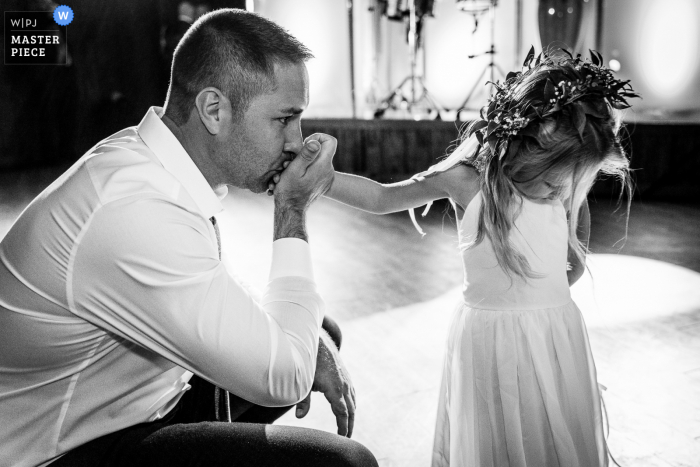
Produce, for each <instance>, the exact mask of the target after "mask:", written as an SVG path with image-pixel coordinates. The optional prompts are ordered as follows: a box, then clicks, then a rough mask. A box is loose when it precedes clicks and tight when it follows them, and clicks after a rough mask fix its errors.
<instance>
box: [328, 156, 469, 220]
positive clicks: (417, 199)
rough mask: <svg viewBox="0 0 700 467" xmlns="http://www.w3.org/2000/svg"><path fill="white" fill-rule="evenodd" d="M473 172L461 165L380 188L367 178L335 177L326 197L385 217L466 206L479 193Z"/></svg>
mask: <svg viewBox="0 0 700 467" xmlns="http://www.w3.org/2000/svg"><path fill="white" fill-rule="evenodd" d="M478 185H479V182H478V175H477V174H476V171H474V169H472V168H470V167H466V166H464V165H458V166H455V167H453V168H451V169H449V170H447V171H445V172H439V173H436V174H432V175H430V176H428V177H427V178H424V179H422V180H415V179H409V180H404V181H401V182H397V183H390V184H381V183H378V182H375V181H373V180H370V179H368V178H364V177H359V176H357V175H350V174H344V173H336V174H335V179H334V180H333V185H331V188H330V190H329V191H328V192H327V193H326V196H327V197H329V198H331V199H334V200H336V201H339V202H341V203H344V204H347V205H350V206H352V207H355V208H357V209H362V210H363V211H368V212H371V213H374V214H387V213H390V212H397V211H404V210H406V209H410V208H415V207H418V206H423V205H424V204H427V203H429V202H431V201H434V200H437V199H442V198H451V199H452V200H454V201H455V202H456V203H457V204H459V205H461V206H466V205H467V204H468V203H469V201H470V200H471V198H472V197H473V196H474V195H475V194H476V192H477V191H478Z"/></svg>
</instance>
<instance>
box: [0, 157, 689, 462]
mask: <svg viewBox="0 0 700 467" xmlns="http://www.w3.org/2000/svg"><path fill="white" fill-rule="evenodd" d="M56 175H57V173H55V171H51V170H47V171H42V172H19V173H17V172H15V173H12V174H0V237H2V236H4V234H5V233H6V232H7V230H8V229H9V227H10V225H11V223H12V221H13V219H15V218H16V217H17V215H19V213H20V212H21V210H22V209H23V207H24V206H25V205H26V204H27V203H28V202H29V201H30V200H31V199H32V197H33V196H35V195H36V194H38V193H39V191H40V190H41V189H43V187H44V186H46V185H47V184H48V183H49V182H50V181H51V180H52V179H53V178H54V177H55V176H56ZM225 207H226V211H225V212H224V213H222V214H221V215H220V216H219V222H220V225H221V231H222V238H223V243H224V249H225V250H227V252H228V256H229V260H230V261H231V264H232V265H233V267H234V268H235V270H236V273H237V274H238V275H240V276H241V277H242V278H244V279H245V280H246V281H248V282H250V283H251V284H253V285H257V286H258V287H262V286H263V285H264V282H265V279H266V275H267V273H268V267H269V264H270V254H271V251H270V241H271V231H272V222H271V213H272V202H271V200H270V199H269V198H267V197H265V196H253V195H250V194H248V193H244V192H240V191H235V192H231V193H230V194H229V196H228V197H227V199H226V200H225ZM614 209H615V207H614V206H613V205H611V204H610V203H609V202H608V201H598V202H593V203H592V205H591V211H592V224H593V226H592V239H591V248H592V251H593V253H594V254H593V255H592V256H591V258H590V260H589V264H590V274H589V275H588V276H586V277H584V279H582V280H581V281H580V282H579V283H578V284H576V286H575V287H574V289H573V294H574V297H575V299H576V301H577V303H578V304H579V306H580V307H581V309H582V311H583V313H584V316H585V319H586V322H587V324H588V328H589V336H590V340H591V346H592V349H593V354H594V357H595V359H596V362H597V367H598V376H599V381H600V383H601V384H603V385H605V386H606V387H607V391H605V401H606V405H607V410H608V415H609V421H610V434H609V444H610V448H611V451H612V452H613V454H614V455H615V457H616V458H617V460H618V462H619V463H620V464H621V465H623V466H630V467H648V466H649V467H650V466H654V467H657V466H659V467H660V466H663V467H669V466H673V467H686V466H688V467H690V466H698V465H700V461H698V459H700V206H687V205H675V204H663V203H653V202H645V203H634V204H633V205H632V209H631V215H630V219H629V224H628V225H626V223H625V216H624V209H622V210H620V211H618V212H614ZM308 222H309V232H310V237H311V238H310V243H311V245H312V250H313V255H314V267H315V271H316V277H317V281H318V284H319V288H320V290H321V293H322V294H323V295H324V297H325V299H326V302H327V306H328V313H329V314H331V315H332V316H334V317H335V318H336V319H337V320H338V321H339V323H340V324H341V326H342V329H343V332H344V344H343V349H342V355H343V358H344V360H345V363H346V365H347V367H348V368H349V370H350V372H351V375H352V377H353V381H354V384H355V387H356V390H357V394H358V412H357V419H356V425H355V435H354V438H355V439H356V440H358V441H360V442H362V443H364V444H365V445H366V446H368V447H369V448H370V449H371V450H372V451H373V452H374V453H375V455H376V456H377V458H378V459H379V461H380V465H381V466H383V467H388V466H395V467H399V466H400V467H414V466H415V467H420V466H428V465H429V459H430V449H431V445H432V433H433V423H434V418H435V410H436V405H437V390H438V382H439V377H440V368H441V364H442V356H443V346H444V341H445V335H446V331H447V324H448V320H449V318H450V315H451V313H452V310H453V308H454V306H455V304H456V303H457V302H458V301H459V298H460V290H459V288H460V284H461V281H462V277H461V274H462V271H461V264H460V259H459V255H458V253H457V251H456V232H455V226H454V221H453V219H452V218H451V216H450V214H449V212H445V209H444V205H443V206H440V205H438V206H435V207H434V208H433V211H432V212H431V214H429V215H428V217H427V218H426V219H424V221H423V222H422V224H423V226H424V229H425V230H426V231H427V233H428V235H426V236H425V237H424V238H421V237H420V235H418V234H417V233H416V232H415V230H414V229H413V227H412V225H411V224H410V221H409V219H408V215H407V214H406V213H399V214H394V215H388V216H381V217H380V216H372V215H368V214H365V213H361V212H358V211H354V210H352V209H350V208H347V207H345V206H343V205H340V204H337V203H334V202H332V201H329V200H321V201H320V202H318V203H317V204H316V205H315V206H314V207H313V208H312V209H311V211H310V212H309V216H308ZM625 232H627V233H626V236H625ZM281 422H282V423H285V424H292V425H297V426H306V427H312V428H318V429H323V430H328V431H334V430H335V427H334V419H333V417H332V415H331V413H330V410H329V407H328V404H327V402H326V401H325V400H324V399H323V397H322V396H319V395H317V394H315V395H314V398H313V402H312V410H311V413H310V414H309V415H308V416H307V418H305V419H303V420H297V419H296V418H295V417H294V415H293V413H290V414H288V415H286V416H285V417H284V418H283V420H282V421H281Z"/></svg>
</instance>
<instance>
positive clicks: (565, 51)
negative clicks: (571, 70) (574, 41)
mask: <svg viewBox="0 0 700 467" xmlns="http://www.w3.org/2000/svg"><path fill="white" fill-rule="evenodd" d="M559 50H561V51H562V52H564V53H565V54H566V55H568V56H569V58H570V59H571V60H573V59H574V56H573V55H571V52H569V51H568V50H566V49H565V48H563V47H562V48H560V49H559Z"/></svg>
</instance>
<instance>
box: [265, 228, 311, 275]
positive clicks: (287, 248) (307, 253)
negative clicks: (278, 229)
mask: <svg viewBox="0 0 700 467" xmlns="http://www.w3.org/2000/svg"><path fill="white" fill-rule="evenodd" d="M287 276H297V277H304V278H306V279H309V280H311V281H313V280H314V271H313V267H312V264H311V248H310V247H309V244H308V243H307V242H305V241H304V240H301V239H299V238H280V239H279V240H275V241H274V242H272V266H271V267H270V279H269V280H270V281H272V280H274V279H277V278H280V277H287Z"/></svg>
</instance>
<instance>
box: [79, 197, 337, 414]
mask: <svg viewBox="0 0 700 467" xmlns="http://www.w3.org/2000/svg"><path fill="white" fill-rule="evenodd" d="M210 229H211V225H210V224H209V221H208V220H207V219H204V218H203V217H202V216H201V215H199V214H197V213H193V212H190V211H187V210H186V209H184V208H182V207H181V206H178V205H176V204H174V203H172V202H170V201H169V200H167V199H157V198H156V199H152V198H149V199H134V200H121V201H118V202H112V203H109V204H107V205H105V206H103V207H102V208H100V209H99V210H97V211H96V212H95V214H94V215H93V217H92V219H91V220H90V222H88V223H87V224H86V226H85V227H84V229H83V231H82V232H81V233H80V235H81V238H80V239H79V241H78V242H76V247H75V249H74V251H73V252H72V257H73V259H72V261H71V264H70V265H69V272H68V273H69V280H68V281H67V288H68V290H67V292H68V297H69V306H70V308H71V311H72V312H73V313H75V314H76V315H78V316H80V317H82V318H83V319H85V320H87V321H89V322H91V323H93V324H95V325H96V326H99V327H101V328H103V329H105V330H107V331H109V332H113V333H115V334H117V335H119V336H121V337H123V338H125V339H127V340H129V341H132V342H134V343H136V344H138V345H140V346H142V347H145V348H147V349H150V350H151V351H153V352H156V353H157V354H159V355H161V356H163V357H165V358H167V359H169V360H171V361H172V362H174V363H175V364H177V365H180V366H182V367H184V368H186V369H188V370H190V371H192V372H194V373H197V374H199V375H201V376H202V377H204V378H205V379H207V380H209V381H211V382H212V383H214V384H216V385H217V386H220V387H222V388H224V389H226V390H228V391H230V392H232V393H234V394H236V395H238V396H240V397H242V398H244V399H246V400H249V401H251V402H254V403H256V404H260V405H265V406H284V405H291V404H294V403H296V402H298V401H300V400H302V399H303V398H304V397H305V396H306V395H307V394H308V392H309V391H310V390H311V385H312V383H313V378H314V373H315V370H316V353H317V350H318V333H319V329H320V325H321V321H322V319H323V312H324V304H323V301H322V299H321V297H320V296H319V295H318V293H317V292H316V285H315V282H314V280H313V276H312V275H309V274H303V273H300V274H299V275H294V268H290V269H288V272H287V273H286V274H277V275H271V280H270V282H269V283H268V285H267V288H266V290H265V292H264V294H263V297H262V299H261V301H260V302H258V301H256V299H254V298H253V297H251V296H250V295H249V293H248V292H247V291H246V289H245V288H244V287H243V286H241V285H240V284H239V283H238V282H237V281H236V280H235V279H234V278H232V277H231V276H230V275H229V274H228V272H227V270H226V268H225V267H224V265H223V264H222V263H221V262H220V261H219V258H218V251H217V245H216V242H215V240H212V233H211V231H210ZM306 254H308V246H307V253H306Z"/></svg>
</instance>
